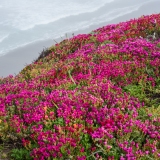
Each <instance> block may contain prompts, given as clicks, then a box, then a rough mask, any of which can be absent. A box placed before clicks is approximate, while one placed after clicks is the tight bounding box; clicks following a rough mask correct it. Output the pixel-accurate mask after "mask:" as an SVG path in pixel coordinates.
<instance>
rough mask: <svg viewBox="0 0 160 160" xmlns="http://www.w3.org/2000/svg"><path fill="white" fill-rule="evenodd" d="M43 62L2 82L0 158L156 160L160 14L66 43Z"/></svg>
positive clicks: (159, 140)
mask: <svg viewBox="0 0 160 160" xmlns="http://www.w3.org/2000/svg"><path fill="white" fill-rule="evenodd" d="M45 53H46V54H45ZM42 54H43V55H41V56H40V57H39V58H38V59H37V60H35V62H33V63H32V64H30V65H28V66H26V67H25V68H24V69H23V70H22V71H21V72H20V74H18V75H17V76H15V77H13V76H8V77H6V78H3V79H0V142H1V148H0V153H1V155H3V157H5V158H6V157H7V156H8V158H10V159H16V160H25V159H26V160H32V159H34V160H45V159H46V160H103V159H104V160H106V159H108V160H119V159H120V160H158V159H160V14H153V15H149V16H142V17H140V18H138V19H131V20H130V21H127V22H122V23H119V24H113V25H107V26H104V27H102V28H99V29H97V30H94V31H93V32H91V33H90V34H81V35H77V36H74V37H72V38H70V39H65V40H63V41H62V42H60V43H57V44H56V45H54V46H52V47H51V48H49V49H47V50H46V51H43V53H42ZM7 145H8V146H12V149H11V150H10V152H9V153H8V155H5V154H3V150H4V148H5V146H7ZM13 146H14V147H13Z"/></svg>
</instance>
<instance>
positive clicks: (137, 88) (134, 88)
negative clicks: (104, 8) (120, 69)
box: [123, 85, 145, 100]
mask: <svg viewBox="0 0 160 160" xmlns="http://www.w3.org/2000/svg"><path fill="white" fill-rule="evenodd" d="M123 90H124V91H125V92H129V93H130V95H131V96H133V97H137V98H138V99H139V100H143V99H144V98H145V94H144V91H143V88H142V86H141V85H128V86H125V87H124V88H123Z"/></svg>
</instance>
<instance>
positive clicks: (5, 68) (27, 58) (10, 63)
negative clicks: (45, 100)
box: [0, 1, 160, 77]
mask: <svg viewBox="0 0 160 160" xmlns="http://www.w3.org/2000/svg"><path fill="white" fill-rule="evenodd" d="M159 4H160V2H158V1H154V3H153V2H150V3H148V4H146V5H143V6H142V7H140V8H139V9H138V10H137V11H134V12H132V13H129V14H127V15H125V16H121V17H118V18H116V19H114V20H112V21H106V22H105V23H101V24H98V25H94V26H90V27H89V28H87V29H85V30H79V31H76V32H74V35H77V34H80V33H81V34H82V33H89V32H91V31H92V30H94V29H97V28H99V27H102V26H105V25H107V24H113V23H118V22H122V21H127V20H130V19H133V18H138V17H140V16H142V15H149V14H156V13H160V9H159V6H160V5H159ZM67 35H68V38H69V37H71V36H72V33H71V32H70V33H67ZM62 39H65V37H62ZM62 39H61V38H59V39H54V37H53V39H49V40H45V41H39V42H36V43H32V44H29V45H26V46H23V47H20V48H17V49H15V50H12V51H10V52H8V53H7V54H6V55H4V56H0V77H6V76H8V75H11V74H12V75H16V74H18V73H19V72H20V71H21V70H22V69H23V68H24V67H25V66H26V65H27V64H30V63H32V62H33V61H34V60H35V59H36V58H37V57H38V55H39V54H40V52H41V51H42V50H43V49H45V48H47V47H50V46H51V45H54V44H55V41H57V42H59V41H61V40H62ZM54 40H55V41H54Z"/></svg>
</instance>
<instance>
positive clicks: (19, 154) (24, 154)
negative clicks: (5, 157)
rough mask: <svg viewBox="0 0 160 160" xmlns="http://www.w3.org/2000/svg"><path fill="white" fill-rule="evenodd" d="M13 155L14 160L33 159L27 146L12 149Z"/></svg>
mask: <svg viewBox="0 0 160 160" xmlns="http://www.w3.org/2000/svg"><path fill="white" fill-rule="evenodd" d="M11 157H12V158H13V159H14V160H32V159H33V158H31V156H30V151H28V150H27V149H25V148H20V149H13V150H12V151H11Z"/></svg>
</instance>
